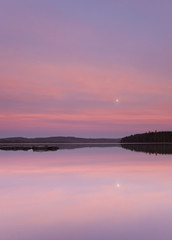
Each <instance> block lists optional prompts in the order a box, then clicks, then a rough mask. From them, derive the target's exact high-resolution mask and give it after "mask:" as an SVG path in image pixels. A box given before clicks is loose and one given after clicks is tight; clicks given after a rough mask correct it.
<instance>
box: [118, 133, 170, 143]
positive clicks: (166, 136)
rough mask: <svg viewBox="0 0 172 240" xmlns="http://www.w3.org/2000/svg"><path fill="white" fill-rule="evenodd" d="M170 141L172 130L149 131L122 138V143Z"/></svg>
mask: <svg viewBox="0 0 172 240" xmlns="http://www.w3.org/2000/svg"><path fill="white" fill-rule="evenodd" d="M151 142H152V143H158V142H159V143H165V142H166V143H168V142H172V132H157V131H155V132H148V133H142V134H135V135H131V136H128V137H124V138H122V139H121V143H151Z"/></svg>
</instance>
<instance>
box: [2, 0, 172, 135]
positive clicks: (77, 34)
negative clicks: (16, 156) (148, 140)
mask: <svg viewBox="0 0 172 240" xmlns="http://www.w3.org/2000/svg"><path fill="white" fill-rule="evenodd" d="M171 12H172V1H171V0H149V1H148V0H144V1H143V0H140V1H138V0H130V1H128V0H34V1H33V0H25V1H23V0H1V1H0V137H14V136H23V137H37V136H42V137H43V136H45V137H46V136H78V137H113V138H118V137H123V136H126V135H129V134H133V133H139V132H146V131H155V130H157V131H166V130H172V107H171V103H172V94H171V93H172V67H171V62H172V45H171V42H172V28H171V22H172V14H171Z"/></svg>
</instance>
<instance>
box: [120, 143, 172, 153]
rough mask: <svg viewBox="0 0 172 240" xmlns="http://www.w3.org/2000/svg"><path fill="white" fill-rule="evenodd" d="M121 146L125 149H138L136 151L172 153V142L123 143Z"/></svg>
mask: <svg viewBox="0 0 172 240" xmlns="http://www.w3.org/2000/svg"><path fill="white" fill-rule="evenodd" d="M121 146H122V147H123V148H125V149H128V150H132V151H136V152H145V153H150V154H172V144H158V143H156V144H150V143H148V144H143V143H140V144H139V143H138V144H131V143H130V144H126V143H123V144H121Z"/></svg>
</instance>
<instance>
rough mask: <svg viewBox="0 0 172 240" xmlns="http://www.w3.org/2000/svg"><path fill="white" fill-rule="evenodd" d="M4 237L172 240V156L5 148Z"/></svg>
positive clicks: (1, 179) (1, 175)
mask: <svg viewBox="0 0 172 240" xmlns="http://www.w3.org/2000/svg"><path fill="white" fill-rule="evenodd" d="M0 239H2V240H57V239H58V240H61V239H62V240H78V239H79V240H90V239H94V240H104V239H106V240H111V239H112V240H114V239H117V240H171V239H172V155H153V154H152V155H149V154H145V153H137V152H132V151H129V150H125V149H122V148H120V147H107V148H85V149H75V150H60V151H57V152H44V153H41V152H38V153H36V152H31V151H29V152H5V151H4V152H3V151H0Z"/></svg>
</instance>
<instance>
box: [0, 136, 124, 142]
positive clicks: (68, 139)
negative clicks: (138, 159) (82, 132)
mask: <svg viewBox="0 0 172 240" xmlns="http://www.w3.org/2000/svg"><path fill="white" fill-rule="evenodd" d="M119 142H120V139H114V138H77V137H47V138H23V137H13V138H1V139H0V143H119Z"/></svg>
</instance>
